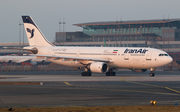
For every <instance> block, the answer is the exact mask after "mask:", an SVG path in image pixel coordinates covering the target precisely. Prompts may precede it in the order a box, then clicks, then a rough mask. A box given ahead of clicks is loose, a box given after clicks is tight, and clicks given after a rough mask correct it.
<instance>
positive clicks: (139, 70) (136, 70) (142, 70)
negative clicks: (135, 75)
mask: <svg viewBox="0 0 180 112" xmlns="http://www.w3.org/2000/svg"><path fill="white" fill-rule="evenodd" d="M132 71H133V72H146V71H147V69H134V70H133V69H132Z"/></svg>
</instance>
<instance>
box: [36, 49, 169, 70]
mask: <svg viewBox="0 0 180 112" xmlns="http://www.w3.org/2000/svg"><path fill="white" fill-rule="evenodd" d="M37 49H38V54H40V55H53V56H70V57H91V58H102V59H110V60H112V62H110V63H107V64H108V66H109V68H130V69H148V68H156V67H161V66H164V65H166V64H168V63H170V62H172V58H171V57H170V56H169V55H167V53H166V52H164V51H162V50H158V49H154V48H136V47H58V46H55V47H37ZM160 54H163V55H161V56H159V55H160ZM164 54H166V55H164ZM48 60H49V61H51V62H54V63H57V64H63V65H66V66H76V67H82V66H85V65H87V64H88V63H92V61H85V60H82V61H77V60H69V59H68V60H66V59H59V60H58V59H54V58H49V59H48Z"/></svg>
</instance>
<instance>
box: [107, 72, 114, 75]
mask: <svg viewBox="0 0 180 112" xmlns="http://www.w3.org/2000/svg"><path fill="white" fill-rule="evenodd" d="M115 75H116V72H106V76H115Z"/></svg>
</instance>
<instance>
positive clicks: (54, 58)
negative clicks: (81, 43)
mask: <svg viewBox="0 0 180 112" xmlns="http://www.w3.org/2000/svg"><path fill="white" fill-rule="evenodd" d="M36 56H37V57H43V58H46V59H48V58H53V60H60V59H64V60H87V61H100V62H113V61H112V60H111V59H104V58H88V57H71V56H53V55H36Z"/></svg>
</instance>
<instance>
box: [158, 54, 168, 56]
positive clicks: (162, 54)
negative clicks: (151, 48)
mask: <svg viewBox="0 0 180 112" xmlns="http://www.w3.org/2000/svg"><path fill="white" fill-rule="evenodd" d="M159 56H169V55H168V54H159Z"/></svg>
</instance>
